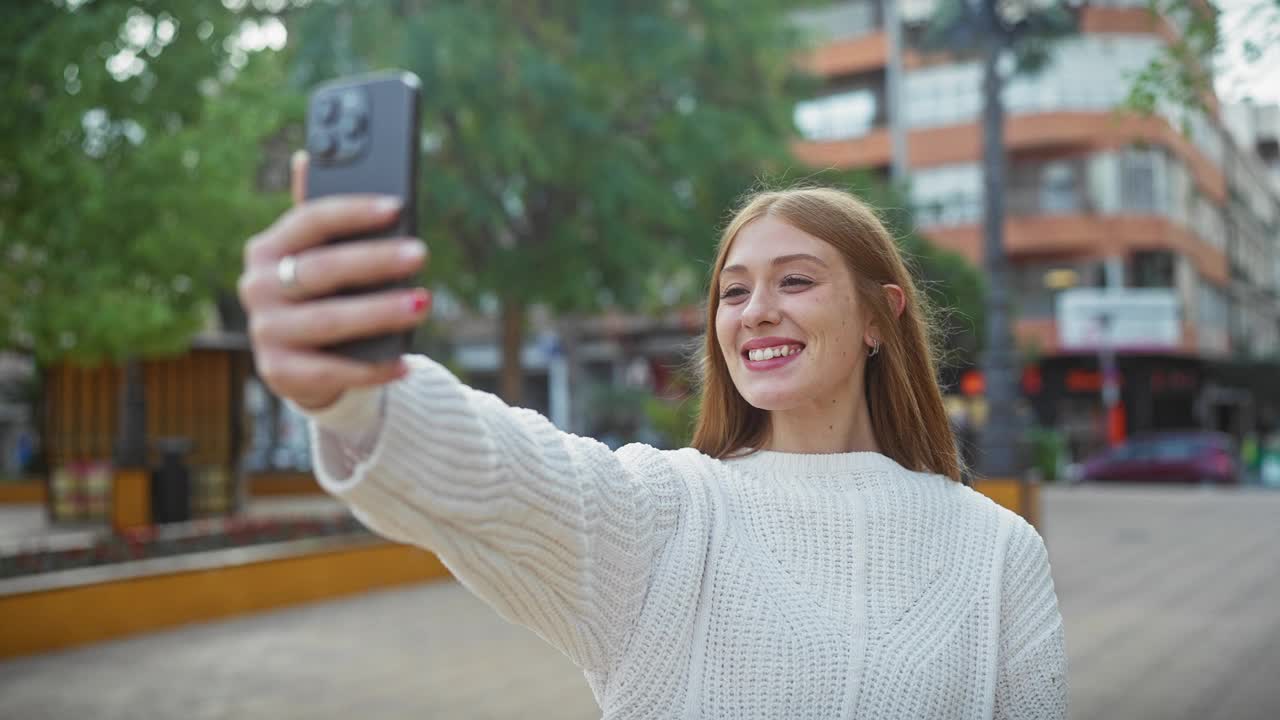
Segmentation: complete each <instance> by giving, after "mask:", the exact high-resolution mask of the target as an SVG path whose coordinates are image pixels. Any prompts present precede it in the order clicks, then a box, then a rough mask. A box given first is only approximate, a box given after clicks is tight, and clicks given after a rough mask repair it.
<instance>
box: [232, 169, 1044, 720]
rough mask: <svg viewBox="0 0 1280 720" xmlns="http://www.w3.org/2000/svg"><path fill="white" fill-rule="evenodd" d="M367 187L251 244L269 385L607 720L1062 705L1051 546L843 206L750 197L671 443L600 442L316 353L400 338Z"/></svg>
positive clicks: (334, 460)
mask: <svg viewBox="0 0 1280 720" xmlns="http://www.w3.org/2000/svg"><path fill="white" fill-rule="evenodd" d="M394 212H395V207H394V205H391V204H385V203H382V202H380V201H379V200H378V199H376V198H367V197H347V198H336V199H335V198H331V199H325V200H320V201H315V202H311V203H306V204H300V205H299V206H298V207H296V208H295V209H294V210H292V211H290V212H289V213H287V214H286V215H285V216H284V217H282V218H281V219H280V220H279V221H278V222H277V223H276V224H275V225H273V226H272V227H271V228H270V229H268V230H266V231H264V232H263V233H262V234H261V235H259V236H258V237H257V238H255V239H254V240H252V241H251V242H250V244H249V246H248V249H247V252H246V264H247V267H246V270H245V273H244V276H243V277H242V279H241V298H242V300H243V302H244V304H245V307H246V308H247V309H248V312H249V314H250V317H251V325H252V335H253V342H254V345H255V350H256V358H257V364H258V369H259V372H260V374H261V376H262V377H263V379H264V380H265V382H266V383H267V384H268V385H269V386H270V387H271V388H272V389H273V390H274V391H275V392H277V393H279V394H280V395H281V396H283V397H285V398H287V399H288V400H290V401H291V402H293V403H295V404H296V405H297V406H298V407H300V408H302V409H303V410H304V412H307V413H308V414H309V416H310V417H311V419H312V421H313V422H312V425H311V432H312V440H313V448H314V454H315V461H316V468H317V475H318V477H319V480H320V482H321V483H322V484H323V485H324V487H325V488H326V489H327V490H328V491H329V492H331V493H333V494H334V495H335V496H337V497H338V498H340V499H342V500H343V501H344V502H345V503H347V504H348V505H349V506H350V507H351V509H352V510H353V511H354V512H355V513H356V514H357V516H358V517H359V518H360V519H361V520H362V521H363V522H365V523H366V524H367V525H369V527H371V528H373V529H374V530H375V531H377V532H379V533H381V534H383V535H385V536H387V537H389V538H392V539H394V540H398V541H402V542H406V543H413V544H415V545H420V546H422V547H425V548H429V549H431V550H432V551H434V552H435V553H437V554H438V555H439V557H440V558H441V559H442V560H443V561H444V562H445V563H446V564H447V565H448V566H449V568H450V569H451V570H452V571H453V573H454V575H455V576H456V577H457V578H458V579H459V580H460V581H461V582H462V583H463V584H464V585H465V586H466V587H467V588H468V589H469V590H471V591H472V592H474V593H475V594H476V595H478V596H479V597H480V598H482V599H483V600H484V601H485V602H487V603H488V604H489V605H491V606H492V607H493V608H494V609H495V610H496V611H497V612H498V613H499V614H501V615H502V617H504V618H506V619H508V620H509V621H511V622H515V623H519V624H521V625H525V626H527V627H529V628H531V629H533V630H534V631H535V632H536V633H538V634H539V635H540V636H541V637H542V638H544V639H545V640H546V641H547V642H549V643H551V644H552V645H553V646H555V647H556V648H558V649H559V650H560V651H562V652H564V653H565V654H566V655H568V656H569V657H570V658H572V660H573V661H574V662H575V663H576V664H577V665H578V666H579V667H581V668H582V670H583V672H584V673H585V675H586V679H587V682H588V683H589V685H590V687H591V689H592V691H593V692H594V694H595V698H596V700H597V702H599V704H600V707H601V709H602V710H603V713H604V716H605V717H606V718H623V717H626V718H676V717H680V718H837V717H850V718H851V717H859V718H863V717H865V718H911V719H913V720H915V719H919V718H947V719H948V720H950V719H953V718H975V719H976V718H992V717H996V718H1063V717H1065V715H1066V660H1065V655H1064V650H1063V634H1062V619H1061V615H1060V614H1059V611H1058V605H1057V598H1056V596H1055V594H1054V589H1053V582H1052V580H1051V579H1050V576H1049V564H1048V560H1047V556H1046V554H1045V548H1044V544H1043V542H1042V541H1041V539H1040V536H1039V535H1038V534H1037V533H1036V531H1035V530H1034V529H1033V528H1032V527H1031V526H1030V525H1028V524H1027V523H1026V522H1024V521H1023V520H1022V519H1021V518H1020V517H1018V516H1017V515H1015V514H1013V513H1010V512H1008V511H1006V510H1004V509H1002V508H1000V507H999V506H997V505H995V504H994V503H992V502H990V501H989V500H987V499H986V498H985V497H983V496H982V495H980V494H978V493H976V492H974V491H972V490H970V489H969V488H967V487H965V486H964V485H962V484H961V482H960V470H961V468H960V466H959V461H958V459H957V453H956V446H955V441H954V439H953V438H952V435H951V430H950V427H949V425H948V423H947V417H946V414H945V412H944V410H943V405H942V399H941V394H940V392H939V389H938V386H937V383H936V380H935V374H934V364H933V360H932V359H931V357H932V356H931V348H930V345H929V340H928V333H927V323H926V320H925V308H924V300H923V298H921V297H920V296H919V295H917V292H916V290H915V288H914V285H913V283H912V281H911V277H910V275H909V273H908V271H907V269H906V267H905V266H904V264H903V261H902V258H901V257H900V255H899V253H898V250H897V247H896V245H895V244H894V242H893V239H892V237H891V236H890V235H889V234H888V233H887V232H886V230H885V228H884V227H883V226H882V225H881V223H880V222H879V221H878V219H877V218H876V217H875V215H874V213H872V212H871V211H870V210H869V209H868V208H867V207H866V206H865V205H863V204H862V203H861V202H859V201H858V200H856V199H855V198H853V197H852V196H850V195H848V194H845V193H842V192H838V191H834V190H822V189H806V190H793V191H785V192H770V193H764V194H760V195H757V196H755V197H754V198H752V199H751V200H750V201H749V202H747V203H746V205H745V206H744V207H743V208H742V209H741V210H740V211H739V212H738V214H737V216H736V217H735V218H734V220H733V221H732V222H731V223H730V224H729V226H728V227H727V229H726V230H725V232H724V234H723V237H722V238H721V240H720V247H719V252H718V253H717V257H716V262H715V266H714V271H713V274H712V278H711V287H710V295H709V298H708V299H709V304H708V309H707V335H706V349H705V358H704V363H705V381H704V387H703V405H702V409H701V415H700V417H699V419H698V425H697V430H696V433H695V436H694V441H693V447H691V448H685V449H682V450H678V451H660V450H657V449H654V448H651V447H649V446H646V445H640V444H635V445H629V446H626V447H624V448H621V449H620V450H618V451H616V452H613V451H610V450H609V449H608V448H607V447H605V446H604V445H602V444H601V443H599V442H597V441H595V440H592V439H590V438H582V437H577V436H575V435H570V434H567V433H564V432H561V431H560V430H558V429H556V428H555V427H554V426H553V425H551V423H550V422H548V421H547V420H546V419H545V418H543V417H542V416H540V415H538V414H537V413H535V412H532V411H529V410H523V409H517V408H511V407H508V406H507V405H505V404H504V403H503V402H502V401H501V400H499V399H498V398H496V397H494V396H493V395H490V394H488V393H484V392H480V391H477V390H474V389H472V388H470V387H468V386H466V385H464V384H462V383H461V382H459V381H458V380H457V379H456V378H455V377H454V376H453V375H451V374H450V373H449V372H448V371H447V370H445V369H444V368H443V367H442V366H441V365H439V364H438V363H436V362H434V361H433V360H431V359H429V358H426V357H421V356H409V357H406V358H404V359H402V360H401V361H398V362H396V363H392V364H390V365H388V366H386V367H375V366H366V365H362V364H359V363H354V362H350V361H347V360H344V359H342V358H337V357H332V356H327V355H325V354H323V353H321V352H318V351H317V350H316V349H315V348H318V347H322V346H325V345H327V344H329V343H332V342H334V341H336V340H340V339H345V338H351V337H356V336H360V335H364V334H371V333H377V332H385V331H389V330H397V329H402V328H405V327H410V326H412V325H414V324H416V323H419V322H421V321H422V319H423V318H424V316H425V314H426V312H427V307H426V306H427V303H428V299H429V298H428V296H427V294H426V293H425V292H424V291H422V290H418V291H412V292H403V291H397V292H395V293H389V294H385V295H379V296H372V297H357V298H342V299H333V298H329V299H316V298H321V297H322V296H325V295H327V294H329V293H331V292H332V291H333V290H334V289H336V288H339V287H343V286H348V285H360V284H366V283H370V282H373V281H377V280H384V279H388V278H394V277H404V276H408V275H410V274H412V273H414V272H415V271H417V270H418V269H419V268H420V267H421V265H422V263H423V261H424V260H423V248H422V246H421V245H420V244H418V243H417V241H416V240H402V241H376V242H370V243H368V244H367V245H366V246H364V247H360V248H355V247H350V246H346V247H342V246H339V247H323V246H322V243H323V241H324V240H325V238H327V237H331V236H336V235H343V234H347V233H352V232H357V231H360V230H362V229H366V228H369V227H375V226H378V225H383V224H385V223H386V221H387V219H388V218H389V217H391V215H392V214H393V213H394Z"/></svg>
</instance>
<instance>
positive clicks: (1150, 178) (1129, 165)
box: [1120, 149, 1159, 213]
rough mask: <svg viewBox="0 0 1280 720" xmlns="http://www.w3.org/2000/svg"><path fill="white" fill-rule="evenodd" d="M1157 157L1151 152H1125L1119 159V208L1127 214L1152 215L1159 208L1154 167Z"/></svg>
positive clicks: (1131, 150)
mask: <svg viewBox="0 0 1280 720" xmlns="http://www.w3.org/2000/svg"><path fill="white" fill-rule="evenodd" d="M1158 158H1159V155H1158V154H1157V153H1156V152H1155V151H1151V150H1133V149H1130V150H1128V151H1126V152H1125V153H1124V154H1123V155H1121V158H1120V207H1121V209H1122V210H1125V211H1128V212H1139V213H1154V212H1156V210H1157V208H1158V207H1159V204H1158V200H1157V194H1156V165H1157V159H1158Z"/></svg>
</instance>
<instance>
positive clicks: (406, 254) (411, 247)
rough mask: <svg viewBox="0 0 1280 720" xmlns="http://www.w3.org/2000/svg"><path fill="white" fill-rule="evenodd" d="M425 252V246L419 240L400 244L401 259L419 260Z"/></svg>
mask: <svg viewBox="0 0 1280 720" xmlns="http://www.w3.org/2000/svg"><path fill="white" fill-rule="evenodd" d="M426 254H427V248H426V246H425V245H423V244H422V243H420V242H416V241H415V242H407V243H404V244H402V245H401V246H400V259H401V260H421V259H422V256H424V255H426Z"/></svg>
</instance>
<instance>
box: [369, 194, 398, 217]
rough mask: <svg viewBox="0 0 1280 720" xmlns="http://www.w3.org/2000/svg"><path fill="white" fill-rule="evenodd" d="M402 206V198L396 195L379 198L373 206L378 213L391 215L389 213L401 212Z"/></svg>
mask: <svg viewBox="0 0 1280 720" xmlns="http://www.w3.org/2000/svg"><path fill="white" fill-rule="evenodd" d="M400 205H401V202H400V198H398V197H396V196H394V195H387V196H384V197H380V198H378V200H377V201H376V202H374V204H373V209H374V211H376V212H380V213H389V212H394V211H396V210H399V209H400Z"/></svg>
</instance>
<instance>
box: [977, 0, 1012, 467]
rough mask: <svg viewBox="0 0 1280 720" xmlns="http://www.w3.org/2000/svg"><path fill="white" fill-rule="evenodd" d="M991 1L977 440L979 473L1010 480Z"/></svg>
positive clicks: (1005, 277) (991, 4) (1008, 345)
mask: <svg viewBox="0 0 1280 720" xmlns="http://www.w3.org/2000/svg"><path fill="white" fill-rule="evenodd" d="M995 13H996V2H995V0H985V1H984V2H983V11H982V15H983V22H984V25H985V28H984V31H985V32H983V35H984V36H985V37H986V38H987V40H986V43H985V48H984V50H983V60H982V94H983V112H982V137H983V148H982V180H983V183H982V184H983V191H984V193H985V198H984V207H983V221H982V222H983V230H984V236H985V237H984V260H985V266H986V274H987V298H986V306H987V307H986V315H987V323H986V324H987V342H986V352H984V353H983V357H982V374H983V381H984V385H985V386H986V397H987V423H986V428H985V431H984V432H983V436H982V457H981V468H980V469H981V472H982V474H983V475H984V476H986V477H988V478H1013V477H1016V475H1017V471H1018V467H1017V455H1016V445H1017V414H1016V409H1015V407H1014V403H1015V402H1016V400H1017V386H1016V378H1015V373H1014V361H1015V357H1014V347H1013V333H1012V329H1011V327H1010V324H1011V318H1010V316H1009V261H1008V257H1007V256H1006V254H1005V247H1004V193H1005V149H1004V98H1003V96H1002V91H1003V90H1004V81H1003V78H1001V77H1000V69H999V65H998V63H999V59H1000V53H1001V51H1002V50H1003V49H1004V48H1003V43H1002V42H1001V41H999V40H998V38H999V37H1000V34H999V33H998V31H997V29H996V15H995Z"/></svg>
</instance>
